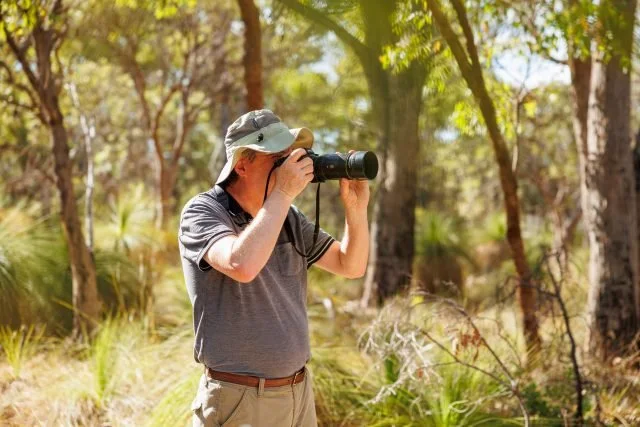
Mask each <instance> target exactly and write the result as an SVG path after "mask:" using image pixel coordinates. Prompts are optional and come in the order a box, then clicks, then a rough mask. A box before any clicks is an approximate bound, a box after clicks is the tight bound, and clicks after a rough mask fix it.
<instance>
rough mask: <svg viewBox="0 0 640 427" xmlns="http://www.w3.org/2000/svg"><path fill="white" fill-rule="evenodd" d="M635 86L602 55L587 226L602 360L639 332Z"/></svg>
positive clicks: (593, 338) (592, 320)
mask: <svg viewBox="0 0 640 427" xmlns="http://www.w3.org/2000/svg"><path fill="white" fill-rule="evenodd" d="M630 3H634V4H635V2H630ZM626 16H633V12H631V13H630V14H629V15H626ZM629 51H630V44H629ZM630 86H631V83H630V77H629V72H628V71H627V72H625V71H623V69H622V65H621V63H620V56H619V55H614V56H613V57H612V58H611V60H610V61H609V62H605V61H604V59H603V58H602V54H601V53H598V57H597V58H594V63H593V69H592V79H591V92H590V98H589V105H590V108H589V113H588V132H587V163H586V170H585V181H586V187H587V193H586V196H587V197H586V204H587V206H588V207H587V209H588V211H587V212H589V214H588V215H585V225H586V228H587V233H588V236H589V249H590V254H589V282H590V288H589V302H588V313H589V324H590V335H589V349H590V352H591V353H592V355H594V356H595V357H597V358H599V359H601V360H607V359H610V358H611V357H613V356H616V355H622V354H624V353H625V351H626V350H627V347H628V345H629V344H630V343H631V342H632V341H633V339H634V337H635V335H636V333H637V332H638V326H639V324H638V312H639V308H638V294H637V292H638V233H637V227H638V225H637V218H636V209H635V208H636V200H635V181H634V177H633V163H632V152H631V129H630Z"/></svg>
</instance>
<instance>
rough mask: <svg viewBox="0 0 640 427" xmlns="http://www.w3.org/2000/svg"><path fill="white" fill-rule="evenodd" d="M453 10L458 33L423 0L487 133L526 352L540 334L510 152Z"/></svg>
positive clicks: (466, 26) (464, 21) (455, 2)
mask: <svg viewBox="0 0 640 427" xmlns="http://www.w3.org/2000/svg"><path fill="white" fill-rule="evenodd" d="M451 5H452V8H453V9H454V10H455V16H456V21H455V22H456V23H457V25H458V26H459V27H460V28H461V31H462V35H459V34H457V33H456V31H455V30H454V27H453V25H452V22H451V19H450V18H449V16H448V15H447V14H446V13H445V10H444V9H443V7H442V5H441V3H440V2H439V1H438V0H426V1H425V4H424V6H425V9H428V10H429V11H430V12H431V14H432V16H433V21H434V23H435V25H437V27H438V29H439V30H440V33H441V34H442V37H443V38H444V40H445V41H446V42H447V45H448V46H449V48H450V49H451V52H452V54H453V57H454V58H455V60H456V63H457V64H458V68H459V69H460V73H461V74H462V77H463V78H464V79H465V81H466V82H467V85H468V86H469V88H470V89H471V92H472V94H473V97H474V99H475V101H476V103H477V104H478V107H479V108H480V111H481V113H482V117H483V119H484V122H485V125H486V127H487V130H488V132H489V136H490V138H491V142H492V145H493V151H494V154H495V158H496V163H497V164H498V169H499V171H500V185H501V187H502V192H503V195H504V206H505V213H506V217H507V240H508V242H509V246H510V248H511V253H512V257H513V261H514V264H515V267H516V271H517V273H518V279H519V283H518V287H517V290H518V300H519V304H520V310H521V314H522V317H523V325H524V335H525V339H526V343H527V349H528V350H529V351H536V350H539V348H540V343H541V339H540V333H539V324H538V317H537V312H536V311H537V292H536V287H535V286H534V283H533V281H532V274H531V268H530V266H529V264H528V262H527V258H526V254H525V248H524V242H523V239H522V231H521V227H520V198H519V195H518V181H517V178H516V176H515V173H514V170H513V168H512V158H511V152H510V150H509V149H508V147H507V144H506V141H505V138H504V135H503V133H502V131H501V129H500V127H499V126H498V120H497V113H496V108H495V105H494V103H493V100H492V98H491V96H490V94H489V92H488V90H487V86H486V83H485V80H484V75H483V72H482V65H481V63H480V59H479V55H478V48H477V46H476V42H475V36H474V32H473V28H472V27H471V24H470V21H469V18H468V14H467V10H466V7H465V6H464V4H463V2H462V1H460V0H451Z"/></svg>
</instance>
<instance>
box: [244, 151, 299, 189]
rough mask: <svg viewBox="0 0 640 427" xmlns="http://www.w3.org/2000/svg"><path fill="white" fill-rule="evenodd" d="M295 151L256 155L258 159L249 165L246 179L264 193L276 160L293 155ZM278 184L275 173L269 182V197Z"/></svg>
mask: <svg viewBox="0 0 640 427" xmlns="http://www.w3.org/2000/svg"><path fill="white" fill-rule="evenodd" d="M291 151H293V149H292V148H291V147H290V148H287V149H286V150H283V151H280V152H278V153H256V157H255V159H254V160H253V162H249V163H248V164H247V169H246V170H247V173H246V179H247V180H248V181H247V182H249V183H251V185H255V186H257V188H260V189H261V190H262V191H264V187H265V185H266V183H267V177H268V176H269V172H270V171H271V168H272V167H273V164H274V163H275V162H276V160H278V159H280V158H282V157H286V156H288V155H289V154H291ZM275 184H276V177H275V171H274V173H272V174H271V179H270V180H269V190H268V192H267V195H269V194H271V192H272V191H273V188H274V187H275Z"/></svg>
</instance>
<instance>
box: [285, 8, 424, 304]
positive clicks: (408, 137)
mask: <svg viewBox="0 0 640 427" xmlns="http://www.w3.org/2000/svg"><path fill="white" fill-rule="evenodd" d="M280 1H281V2H282V3H284V4H285V5H286V6H287V7H290V8H291V9H293V10H295V11H296V12H298V13H300V14H301V15H303V16H305V17H307V18H308V19H310V20H312V21H313V22H315V23H317V24H318V25H321V26H323V27H325V28H326V29H328V30H330V31H332V32H333V33H334V34H335V35H336V36H337V37H338V38H339V39H340V40H342V41H343V42H344V43H345V44H346V45H347V46H348V47H350V48H351V49H352V50H353V52H354V53H355V55H356V56H357V57H358V60H359V61H360V64H361V65H362V68H363V71H364V74H365V77H366V79H367V85H368V89H369V95H370V98H371V104H372V113H373V116H374V118H375V119H374V120H373V121H372V123H371V128H372V129H374V130H376V131H377V132H378V152H377V154H378V156H379V160H380V162H381V169H380V172H379V174H378V178H377V180H378V182H379V188H378V192H377V194H376V197H375V200H376V205H375V213H374V221H373V225H372V227H371V235H372V236H373V238H372V243H371V247H370V250H371V252H370V257H369V268H368V270H367V275H366V279H365V288H364V293H363V296H362V299H361V305H362V306H366V305H367V304H368V303H369V302H370V300H372V299H373V298H374V295H375V300H376V302H377V303H378V304H382V303H383V302H384V300H385V299H387V298H389V297H390V296H392V295H395V294H397V293H399V292H401V291H402V290H404V289H406V288H407V287H408V285H409V283H410V274H411V267H412V264H413V251H414V238H413V236H414V223H415V212H414V211H415V207H416V187H417V166H418V160H419V151H420V150H419V136H418V135H419V134H418V118H419V117H420V110H421V107H422V99H421V96H422V88H423V86H424V81H425V78H426V75H427V71H426V68H427V67H426V66H425V65H424V63H423V60H416V61H412V62H411V64H409V65H408V67H407V68H406V69H405V70H403V71H400V72H396V71H393V70H385V69H383V68H382V64H381V62H380V57H381V55H383V49H384V47H386V46H389V45H393V44H394V43H396V42H397V41H398V40H397V38H398V37H397V34H396V33H395V32H394V30H393V16H394V13H395V12H396V10H395V8H396V4H395V3H394V2H373V1H360V2H358V7H359V9H360V14H361V16H362V20H363V23H364V42H362V41H360V39H358V38H356V37H355V36H353V35H352V34H351V33H349V32H348V31H347V30H346V29H345V28H344V27H342V26H340V25H338V24H337V23H336V22H335V21H334V20H333V19H332V18H331V17H330V16H329V15H328V14H325V13H323V12H322V11H320V10H318V9H314V8H313V7H310V6H308V5H305V4H302V3H301V2H299V1H295V0H280Z"/></svg>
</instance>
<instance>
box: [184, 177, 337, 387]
mask: <svg viewBox="0 0 640 427" xmlns="http://www.w3.org/2000/svg"><path fill="white" fill-rule="evenodd" d="M251 219H252V218H251V216H250V215H249V214H248V213H246V212H244V211H243V210H242V208H241V207H240V206H239V205H238V203H237V202H236V201H235V200H234V199H233V198H232V197H231V195H230V194H228V193H226V192H225V191H224V190H222V189H221V188H220V187H214V188H212V189H211V190H209V191H207V192H205V193H201V194H198V195H197V196H195V197H194V198H192V199H191V200H189V202H187V204H186V205H185V207H184V209H183V210H182V214H181V217H180V229H179V233H178V235H179V237H178V239H179V247H180V256H181V259H182V268H183V271H184V277H185V281H186V285H187V291H188V293H189V298H190V299H191V304H192V305H193V327H194V331H195V344H194V357H195V359H196V361H197V362H199V363H203V364H204V365H206V366H208V367H209V368H212V369H214V370H218V371H223V372H233V373H237V374H245V375H254V376H259V377H264V378H279V377H285V376H289V375H292V374H293V373H294V372H296V371H297V370H299V369H300V368H301V367H302V366H303V365H304V364H305V363H306V362H307V361H308V360H309V358H310V356H311V352H310V348H309V329H308V323H307V310H306V296H307V269H308V268H309V267H310V266H311V265H312V264H313V263H314V262H316V261H317V260H318V259H320V258H321V257H322V255H324V253H325V252H326V251H327V249H328V248H329V246H331V243H332V242H333V241H334V239H333V238H332V237H331V236H330V235H329V234H327V233H325V232H324V231H323V230H320V234H319V236H318V240H317V242H316V244H315V246H314V247H313V248H311V246H312V242H313V231H314V225H313V224H312V223H311V222H309V221H308V220H307V218H306V217H305V216H304V215H303V214H302V213H301V212H300V211H299V210H298V209H297V208H296V207H295V206H292V207H291V209H289V213H288V216H287V219H288V221H289V223H290V224H291V231H292V235H293V239H294V241H295V244H296V247H297V248H298V249H299V250H300V252H302V253H304V254H306V253H309V256H308V257H303V256H301V255H299V254H298V253H297V252H296V251H295V250H294V248H293V246H292V242H291V241H290V239H289V236H288V233H287V232H286V231H285V227H283V228H282V231H281V232H280V236H279V237H278V241H277V244H276V246H275V248H274V250H273V252H272V254H271V257H270V258H269V260H268V261H267V263H266V265H265V266H264V268H263V269H262V270H261V271H260V273H259V274H258V276H257V277H256V278H255V279H254V280H253V281H251V282H249V283H239V282H236V281H235V280H233V279H231V278H230V277H228V276H225V275H224V274H222V273H220V272H219V271H217V270H215V269H213V268H211V266H209V265H208V264H207V262H206V261H205V260H203V257H204V255H205V254H206V252H207V250H208V249H209V248H210V247H211V245H213V243H214V242H216V241H217V240H219V239H221V238H222V237H224V236H228V235H238V234H240V232H241V231H242V230H243V229H244V228H245V227H246V226H247V225H248V224H249V222H250V221H251Z"/></svg>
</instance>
